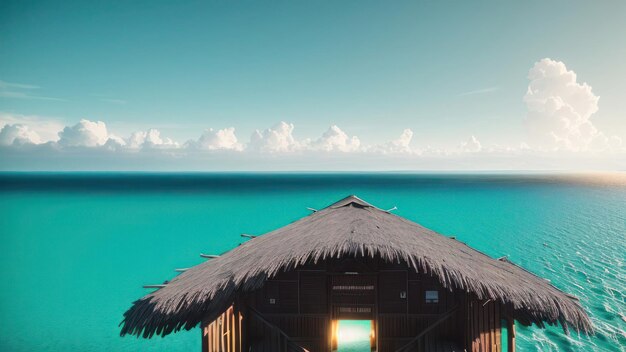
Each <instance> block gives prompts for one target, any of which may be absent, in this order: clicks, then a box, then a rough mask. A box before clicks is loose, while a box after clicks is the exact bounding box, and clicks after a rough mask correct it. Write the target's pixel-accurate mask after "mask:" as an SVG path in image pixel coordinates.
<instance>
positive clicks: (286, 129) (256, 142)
mask: <svg viewBox="0 0 626 352" xmlns="http://www.w3.org/2000/svg"><path fill="white" fill-rule="evenodd" d="M293 129H294V126H293V124H291V123H286V122H284V121H281V122H279V123H278V124H276V125H274V126H273V127H271V128H268V129H266V130H263V131H259V130H256V131H254V133H252V136H251V137H250V143H248V149H249V150H252V151H259V152H270V153H276V152H291V151H296V150H298V149H299V148H300V143H298V142H297V141H296V140H295V138H294V137H293Z"/></svg>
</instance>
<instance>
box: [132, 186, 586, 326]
mask: <svg viewBox="0 0 626 352" xmlns="http://www.w3.org/2000/svg"><path fill="white" fill-rule="evenodd" d="M359 255H362V256H371V257H376V256H378V257H380V258H382V259H383V260H386V261H389V262H399V261H401V262H404V263H407V264H408V265H409V266H410V267H411V268H412V269H414V270H416V271H417V272H420V273H426V274H429V275H432V276H434V277H436V278H437V279H438V280H439V282H440V283H441V284H442V285H443V286H444V287H446V288H448V289H450V290H463V291H465V292H468V293H471V294H473V295H475V296H476V297H477V298H478V299H492V300H497V301H500V302H502V303H503V304H504V305H505V306H506V308H507V310H508V311H509V312H510V314H513V316H514V317H515V318H516V319H517V320H518V321H520V322H521V323H522V324H524V325H529V324H533V323H534V324H537V325H538V326H540V327H544V323H548V324H550V325H556V324H557V323H560V324H561V326H562V327H563V329H564V330H565V331H566V332H567V330H568V327H571V328H573V329H575V330H576V331H582V332H585V333H590V332H592V324H591V321H590V319H589V317H588V316H587V314H586V313H585V311H584V310H583V309H582V307H581V306H580V304H579V302H578V300H577V299H576V298H575V297H573V296H570V295H568V294H566V293H564V292H562V291H560V290H558V289H557V288H555V287H554V286H552V285H551V284H550V283H549V282H548V281H546V280H544V279H542V278H540V277H537V276H535V275H533V274H532V273H530V272H528V271H526V270H524V269H523V268H521V267H519V266H517V265H515V264H513V263H511V262H509V261H506V260H496V259H493V258H491V257H489V256H487V255H485V254H483V253H481V252H479V251H477V250H474V249H472V248H470V247H468V246H467V245H466V244H464V243H462V242H460V241H457V240H455V239H453V238H450V237H446V236H443V235H440V234H438V233H436V232H434V231H432V230H429V229H427V228H425V227H423V226H421V225H419V224H416V223H414V222H412V221H409V220H407V219H405V218H402V217H400V216H397V215H394V214H391V213H389V212H388V211H384V210H382V209H379V208H377V207H375V206H373V205H371V204H369V203H367V202H365V201H363V200H361V199H359V198H357V197H356V196H349V197H346V198H344V199H342V200H340V201H338V202H336V203H334V204H332V205H330V206H328V207H326V208H324V209H322V210H320V211H316V212H313V213H312V214H311V215H309V216H306V217H304V218H302V219H300V220H298V221H295V222H293V223H291V224H289V225H287V226H285V227H282V228H279V229H277V230H274V231H271V232H269V233H267V234H265V235H262V236H259V237H256V238H253V239H251V240H249V241H247V242H245V243H243V244H242V245H240V246H238V247H236V248H234V249H232V250H231V251H229V252H227V253H225V254H223V255H221V256H220V257H218V258H216V259H211V260H209V261H207V262H205V263H202V264H200V265H197V266H195V267H192V268H190V269H189V270H187V271H185V272H183V273H181V274H180V275H178V276H177V277H175V278H174V279H172V280H171V281H170V282H169V283H167V285H166V286H165V287H164V288H161V289H159V290H157V291H155V292H152V293H150V294H148V295H146V296H144V297H143V298H141V299H139V300H137V301H135V302H134V303H133V305H132V307H131V308H130V309H129V310H128V311H127V312H126V313H124V320H123V321H122V323H121V324H120V325H122V329H121V335H125V334H132V335H137V336H143V337H146V338H149V337H152V336H153V335H155V334H156V335H162V336H165V335H167V334H169V333H171V332H175V331H178V330H180V329H183V328H184V329H187V330H189V329H191V328H193V327H195V326H196V325H198V323H200V322H201V321H211V320H213V319H214V318H215V317H217V316H218V315H219V314H221V313H222V312H223V311H224V310H225V309H226V308H227V307H228V306H230V305H231V304H232V303H233V301H234V299H235V297H236V296H237V295H238V294H239V293H243V292H249V291H252V290H255V289H258V288H260V287H262V286H263V284H264V282H265V280H266V279H268V278H272V277H274V276H275V275H276V274H277V273H279V272H281V271H284V270H291V269H293V268H295V267H297V266H299V265H302V264H305V263H307V262H309V261H313V262H318V261H323V260H326V259H329V258H338V257H345V256H359Z"/></svg>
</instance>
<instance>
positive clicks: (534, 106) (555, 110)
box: [524, 58, 621, 150]
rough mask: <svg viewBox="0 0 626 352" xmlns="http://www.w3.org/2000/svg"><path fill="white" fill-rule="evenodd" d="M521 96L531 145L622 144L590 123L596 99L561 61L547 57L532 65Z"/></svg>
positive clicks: (593, 146) (597, 146) (579, 147)
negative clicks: (527, 83) (527, 81)
mask: <svg viewBox="0 0 626 352" xmlns="http://www.w3.org/2000/svg"><path fill="white" fill-rule="evenodd" d="M528 79H529V80H530V83H529V85H528V90H527V92H526V95H525V96H524V102H525V103H526V107H527V109H528V115H527V118H526V122H527V126H528V130H529V134H530V138H531V141H530V142H531V144H532V145H534V146H535V147H539V148H547V149H566V150H588V149H604V148H607V147H609V146H611V145H616V144H621V140H619V139H618V138H617V137H607V136H605V135H604V133H602V132H601V131H599V130H598V129H597V128H596V127H595V126H594V124H593V123H592V121H591V118H592V115H593V114H594V113H595V112H597V111H598V100H599V99H600V97H599V96H597V95H595V94H594V93H593V90H592V87H591V86H590V85H588V84H587V83H578V81H577V76H576V73H575V72H574V71H572V70H568V69H567V67H566V66H565V64H564V63H563V62H561V61H555V60H552V59H549V58H545V59H542V60H540V61H538V62H536V63H535V65H534V66H533V67H532V68H531V69H530V71H529V73H528Z"/></svg>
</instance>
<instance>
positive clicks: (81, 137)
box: [59, 119, 109, 147]
mask: <svg viewBox="0 0 626 352" xmlns="http://www.w3.org/2000/svg"><path fill="white" fill-rule="evenodd" d="M108 139H109V132H108V131H107V127H106V124H105V123H104V122H102V121H96V122H93V121H89V120H86V119H82V120H80V122H78V123H77V124H75V125H74V126H67V127H65V128H64V129H63V131H61V132H59V145H61V146H64V147H96V146H101V145H104V143H106V142H107V140H108Z"/></svg>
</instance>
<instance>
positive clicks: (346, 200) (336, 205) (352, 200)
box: [327, 194, 376, 209]
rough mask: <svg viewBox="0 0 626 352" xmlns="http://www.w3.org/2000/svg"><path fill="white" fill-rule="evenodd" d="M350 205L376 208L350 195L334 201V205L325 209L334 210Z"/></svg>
mask: <svg viewBox="0 0 626 352" xmlns="http://www.w3.org/2000/svg"><path fill="white" fill-rule="evenodd" d="M350 204H358V205H360V206H362V207H368V208H376V207H375V206H374V205H372V204H370V203H368V202H366V201H364V200H363V199H361V198H359V197H357V196H356V195H354V194H351V195H349V196H347V197H345V198H343V199H341V200H339V201H336V202H335V203H333V204H331V205H329V206H328V207H327V208H329V209H336V208H341V207H345V206H347V205H350Z"/></svg>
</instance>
